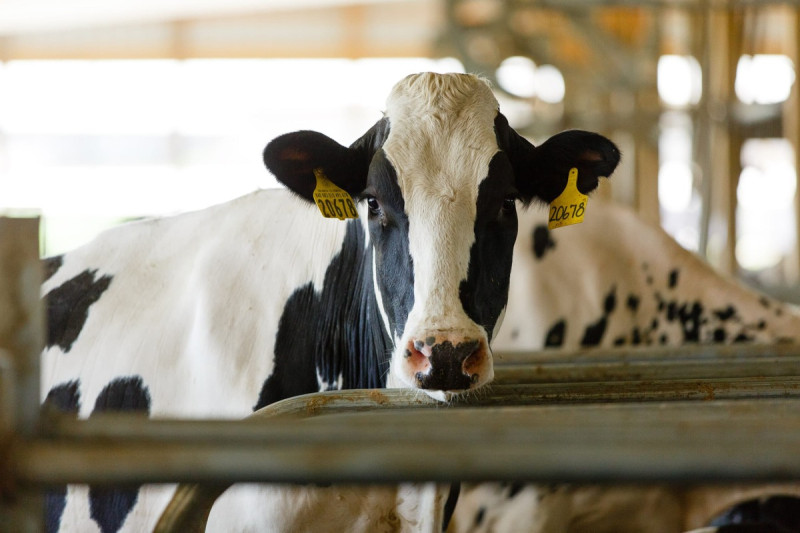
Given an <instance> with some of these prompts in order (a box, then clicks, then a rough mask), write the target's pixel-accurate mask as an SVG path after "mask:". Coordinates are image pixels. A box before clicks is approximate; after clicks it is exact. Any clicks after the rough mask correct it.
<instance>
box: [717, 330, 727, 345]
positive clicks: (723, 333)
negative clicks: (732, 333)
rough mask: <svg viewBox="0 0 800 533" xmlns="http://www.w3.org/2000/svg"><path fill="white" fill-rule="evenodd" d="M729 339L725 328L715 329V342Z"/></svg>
mask: <svg viewBox="0 0 800 533" xmlns="http://www.w3.org/2000/svg"><path fill="white" fill-rule="evenodd" d="M727 339H728V334H727V332H726V331H725V328H717V329H715V330H714V342H719V343H722V342H725V341H726V340H727Z"/></svg>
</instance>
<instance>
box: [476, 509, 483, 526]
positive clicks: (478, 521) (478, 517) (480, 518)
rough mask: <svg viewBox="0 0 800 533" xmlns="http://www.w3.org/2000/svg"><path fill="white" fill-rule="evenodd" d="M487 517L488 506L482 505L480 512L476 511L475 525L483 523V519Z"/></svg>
mask: <svg viewBox="0 0 800 533" xmlns="http://www.w3.org/2000/svg"><path fill="white" fill-rule="evenodd" d="M484 518H486V507H484V506H481V507H480V508H478V512H477V513H475V525H476V526H480V525H481V524H483V519H484Z"/></svg>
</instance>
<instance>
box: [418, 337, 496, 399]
mask: <svg viewBox="0 0 800 533" xmlns="http://www.w3.org/2000/svg"><path fill="white" fill-rule="evenodd" d="M487 352H488V350H487V348H486V345H485V342H484V341H482V340H479V339H461V340H457V341H453V340H451V339H441V340H439V339H437V338H436V337H435V336H427V337H425V338H424V339H412V340H410V341H409V343H408V346H407V351H406V356H407V357H408V358H410V359H411V361H410V362H411V364H412V365H413V366H414V367H415V372H414V379H415V381H416V384H417V386H418V387H419V388H421V389H427V390H444V391H456V390H468V389H469V388H470V387H472V386H474V385H475V384H476V383H478V382H479V381H480V374H479V368H481V367H482V365H483V363H484V360H485V359H486V358H487V357H488V353H487Z"/></svg>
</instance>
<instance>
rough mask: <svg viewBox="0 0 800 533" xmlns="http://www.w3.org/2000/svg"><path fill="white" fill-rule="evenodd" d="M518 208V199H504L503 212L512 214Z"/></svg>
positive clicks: (508, 197) (510, 197)
mask: <svg viewBox="0 0 800 533" xmlns="http://www.w3.org/2000/svg"><path fill="white" fill-rule="evenodd" d="M516 207H517V198H516V197H515V196H506V197H505V198H504V199H503V212H504V213H510V212H512V211H514V210H515V209H516Z"/></svg>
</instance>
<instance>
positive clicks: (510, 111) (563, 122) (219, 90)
mask: <svg viewBox="0 0 800 533" xmlns="http://www.w3.org/2000/svg"><path fill="white" fill-rule="evenodd" d="M799 29H800V14H798V6H797V3H796V2H786V3H781V2H769V1H752V0H751V1H746V0H741V1H734V0H729V1H724V0H702V1H701V0H694V1H692V0H671V1H668V0H662V1H656V0H639V1H635V0H628V1H623V0H620V1H617V2H614V1H600V0H539V1H536V0H516V1H500V0H437V1H422V0H420V1H391V0H373V1H360V2H358V1H347V0H260V1H259V0H194V1H191V2H189V1H187V0H158V1H155V0H138V1H133V0H103V1H102V2H101V1H99V0H57V1H56V0H0V214H2V213H5V214H22V213H26V214H27V213H30V212H31V211H34V212H38V213H41V214H42V215H43V217H44V218H43V225H42V233H43V235H42V237H43V240H42V242H43V247H44V249H43V253H44V254H48V255H49V254H56V253H60V252H63V251H65V250H67V249H70V248H73V247H75V246H77V245H79V244H81V243H82V242H85V241H86V240H88V239H90V238H91V237H92V236H94V235H95V234H96V233H97V232H99V231H101V230H102V229H103V228H105V227H108V226H111V225H114V224H118V223H119V222H121V221H123V220H129V219H132V218H138V217H142V216H153V215H164V214H173V213H178V212H182V211H186V210H192V209H198V208H202V207H205V206H208V205H211V204H214V203H219V202H222V201H225V200H228V199H230V198H233V197H236V196H239V195H242V194H245V193H247V192H249V191H251V190H253V189H256V188H265V187H275V186H277V185H276V183H275V182H274V180H273V179H272V178H271V176H269V174H268V173H267V172H266V171H265V170H264V168H263V166H262V163H261V150H262V148H263V146H264V145H265V144H266V143H267V142H268V141H269V140H270V139H272V138H273V137H275V136H277V135H279V134H281V133H285V132H288V131H292V130H296V129H315V130H318V131H321V132H324V133H326V134H328V135H330V136H331V137H333V138H335V139H336V140H338V141H339V142H341V143H343V144H349V143H351V142H352V141H353V140H355V139H356V138H357V137H358V136H360V135H361V134H362V133H363V132H364V131H365V130H366V129H367V128H369V126H371V125H372V124H373V123H374V122H375V121H376V120H377V119H378V118H379V117H380V116H381V110H382V109H383V105H384V101H385V98H386V96H387V94H388V91H389V89H390V88H391V86H392V85H393V84H394V83H395V82H396V81H397V80H399V79H400V78H401V77H403V76H404V75H406V74H408V73H411V72H417V71H422V70H433V71H443V72H445V71H467V72H473V73H477V74H481V75H483V76H485V77H487V78H489V79H490V80H492V82H493V83H494V86H495V88H496V90H497V95H498V99H499V100H500V102H501V109H503V111H504V113H505V114H506V116H507V117H508V118H509V120H510V122H511V123H512V125H513V126H514V127H516V128H517V129H518V130H519V131H520V132H521V133H523V134H525V135H527V136H528V137H529V138H530V139H531V140H532V141H534V142H535V143H537V142H539V141H540V140H542V139H544V138H546V137H549V136H550V135H552V134H554V133H557V132H558V131H561V130H563V129H567V128H581V129H588V130H595V131H599V132H602V133H603V134H605V135H607V136H609V137H610V138H612V139H613V140H615V141H616V142H617V143H618V144H619V145H620V147H621V148H622V150H623V154H624V161H623V164H622V166H621V168H620V170H619V171H618V172H617V174H616V176H615V178H614V180H613V181H612V182H611V183H610V184H609V185H607V186H605V187H604V189H603V190H601V191H600V193H599V194H600V195H602V196H605V197H607V198H608V199H610V200H612V201H616V202H620V203H624V204H626V205H630V206H632V207H634V208H635V209H636V210H637V211H639V213H640V214H641V216H642V217H643V218H645V219H647V220H649V221H652V222H655V223H659V224H661V225H662V226H663V227H664V228H665V229H666V231H668V232H669V233H670V234H671V235H673V236H674V237H675V239H677V240H678V242H680V243H681V245H683V246H684V247H685V248H687V249H689V250H691V251H693V252H696V253H698V254H699V255H701V256H702V257H704V258H705V259H706V260H707V261H708V262H710V263H711V264H712V265H713V266H714V267H715V268H717V269H718V270H719V271H721V272H723V273H725V274H728V275H733V276H737V277H739V278H740V279H743V280H744V281H746V282H747V283H749V284H751V285H754V286H756V287H758V288H759V289H761V290H764V291H766V292H769V293H772V294H773V295H775V296H778V297H779V298H782V299H785V300H790V301H796V302H797V301H800V291H798V288H797V287H798V279H800V254H799V253H798V243H797V234H798V220H800V219H799V218H798V216H797V212H798V199H797V194H796V189H797V166H798V141H799V140H800V110H799V109H798V85H797V83H796V81H795V78H796V65H797V63H798V47H799V46H800V44H799V42H800V33H799Z"/></svg>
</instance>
